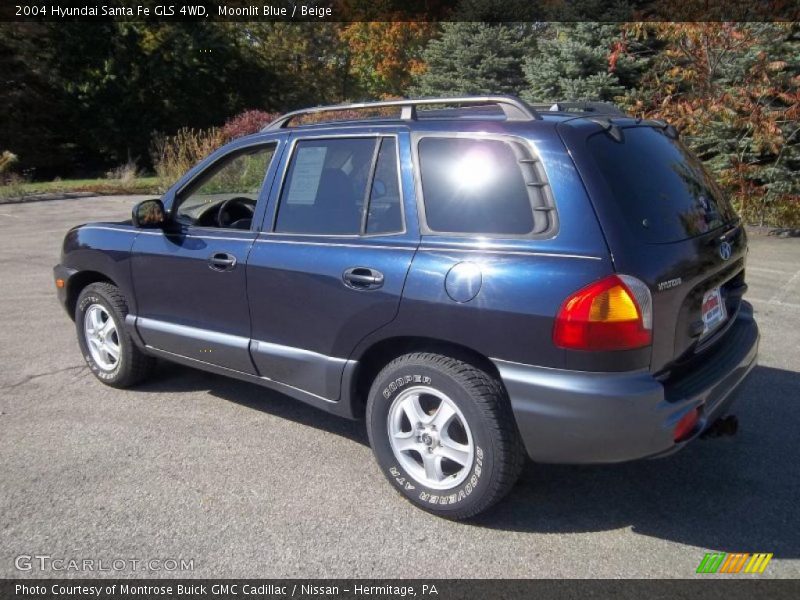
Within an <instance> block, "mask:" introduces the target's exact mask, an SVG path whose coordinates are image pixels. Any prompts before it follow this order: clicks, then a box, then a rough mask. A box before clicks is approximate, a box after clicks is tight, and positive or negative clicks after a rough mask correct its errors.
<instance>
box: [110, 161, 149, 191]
mask: <svg viewBox="0 0 800 600" xmlns="http://www.w3.org/2000/svg"><path fill="white" fill-rule="evenodd" d="M140 175H141V173H140V172H139V167H137V166H136V162H135V161H133V160H131V159H128V162H126V163H125V164H122V165H119V166H118V167H114V168H113V169H111V170H110V171H108V172H107V173H106V179H113V180H115V181H117V182H118V183H119V184H120V185H121V186H122V187H123V188H125V187H129V186H131V185H132V184H133V182H134V181H135V180H136V178H137V177H139V176H140Z"/></svg>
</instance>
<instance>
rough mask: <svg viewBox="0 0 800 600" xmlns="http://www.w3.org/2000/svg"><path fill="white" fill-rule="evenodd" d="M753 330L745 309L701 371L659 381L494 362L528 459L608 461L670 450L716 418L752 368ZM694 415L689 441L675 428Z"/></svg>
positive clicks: (756, 339)
mask: <svg viewBox="0 0 800 600" xmlns="http://www.w3.org/2000/svg"><path fill="white" fill-rule="evenodd" d="M758 342H759V333H758V326H757V325H756V322H755V321H754V320H753V315H752V309H751V308H750V306H749V305H747V304H746V303H743V305H742V310H741V311H740V313H739V315H738V316H737V319H736V322H735V323H734V324H733V325H732V326H731V328H730V330H729V332H728V333H727V334H726V336H725V338H724V339H723V340H720V343H719V344H717V345H716V346H715V348H713V349H711V350H709V351H708V354H707V356H704V357H703V361H702V366H700V367H699V368H696V369H693V370H691V371H688V372H686V373H682V374H680V375H673V376H670V377H669V378H667V379H665V380H663V381H661V380H658V379H656V378H655V377H653V375H652V374H651V373H650V372H648V371H635V372H626V373H591V372H579V371H565V370H559V369H547V368H542V367H534V366H530V365H522V364H519V363H513V362H507V361H502V360H495V361H494V363H495V365H496V366H497V368H498V370H499V372H500V375H501V377H502V379H503V383H504V384H505V386H506V389H507V390H508V394H509V397H510V399H511V406H512V409H513V412H514V416H515V418H516V421H517V426H518V428H519V431H520V434H521V435H522V439H523V442H524V444H525V448H526V450H527V452H528V455H529V456H530V457H531V458H532V459H533V460H535V461H538V462H548V463H573V464H580V463H613V462H622V461H627V460H634V459H638V458H645V457H652V456H658V455H662V454H669V453H671V452H674V451H676V450H678V449H680V448H682V447H683V446H685V445H686V444H687V443H688V442H690V441H692V440H693V439H695V438H696V437H698V436H699V435H700V434H701V433H702V432H703V430H704V429H705V428H706V427H708V426H709V425H710V424H711V423H713V422H714V421H715V420H716V419H717V418H719V417H720V416H722V415H723V414H724V413H725V412H726V411H727V409H728V408H729V406H730V404H731V402H732V401H733V398H734V392H735V390H736V388H737V387H738V386H739V384H740V383H741V382H742V380H744V378H745V377H746V376H747V374H748V373H749V372H750V370H751V369H752V368H753V367H754V366H755V365H756V356H757V354H758ZM693 408H698V409H699V411H700V415H701V416H700V421H699V422H698V425H697V427H696V428H695V431H694V432H693V434H692V436H691V437H690V438H689V439H687V440H686V441H683V442H680V443H675V442H674V441H673V431H674V428H675V425H676V424H677V423H678V421H679V420H680V419H681V417H683V416H684V415H685V414H686V413H687V412H689V411H690V410H692V409H693Z"/></svg>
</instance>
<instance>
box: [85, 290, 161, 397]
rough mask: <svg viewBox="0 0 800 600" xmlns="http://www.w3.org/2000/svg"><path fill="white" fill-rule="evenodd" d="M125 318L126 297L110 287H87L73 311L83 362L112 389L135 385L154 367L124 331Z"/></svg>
mask: <svg viewBox="0 0 800 600" xmlns="http://www.w3.org/2000/svg"><path fill="white" fill-rule="evenodd" d="M127 314H128V304H127V302H126V301H125V297H124V296H123V295H122V293H121V292H120V291H119V289H118V288H117V287H116V286H114V285H112V284H110V283H93V284H91V285H88V286H86V287H85V288H84V289H83V291H81V293H80V296H78V303H77V305H76V307H75V327H76V330H77V333H78V344H79V345H80V347H81V351H82V352H83V357H84V360H86V364H87V365H88V366H89V368H90V369H91V371H92V373H94V375H95V377H97V378H98V379H99V380H100V381H102V382H103V383H105V384H106V385H110V386H113V387H120V388H121V387H128V386H130V385H133V384H135V383H138V382H139V381H141V380H142V379H144V378H145V377H147V376H148V375H149V374H150V372H151V371H152V369H153V366H154V364H155V359H153V358H152V357H150V356H147V355H146V354H144V353H143V352H142V351H141V350H139V348H137V347H136V344H135V343H134V342H133V339H131V336H130V335H129V334H128V333H127V331H126V330H125V327H124V323H125V316H126V315H127Z"/></svg>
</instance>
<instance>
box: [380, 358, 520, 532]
mask: <svg viewBox="0 0 800 600" xmlns="http://www.w3.org/2000/svg"><path fill="white" fill-rule="evenodd" d="M367 428H368V431H369V438H370V443H371V445H372V449H373V452H374V453H375V457H376V459H377V461H378V464H379V465H380V467H381V470H382V471H383V473H384V475H385V476H386V477H387V478H388V479H389V481H390V482H391V483H392V484H393V485H394V486H395V488H396V489H397V490H398V491H399V492H400V493H401V494H403V495H404V496H405V497H406V498H408V499H409V500H410V501H411V502H413V503H414V504H416V505H417V506H419V507H421V508H423V509H425V510H427V511H429V512H432V513H434V514H437V515H439V516H443V517H446V518H449V519H464V518H468V517H471V516H474V515H476V514H478V513H479V512H481V511H484V510H486V509H487V508H489V507H490V506H492V505H493V504H494V503H495V502H497V501H498V500H500V499H501V498H502V497H503V496H505V495H506V493H508V491H509V490H510V489H511V488H512V487H513V485H514V483H515V482H516V480H517V478H518V476H519V473H520V471H521V469H522V465H523V462H524V454H523V451H522V447H521V443H520V441H519V435H518V434H517V430H516V425H515V423H514V419H513V416H512V414H511V409H510V407H509V404H508V399H507V398H506V395H505V393H504V391H503V388H502V386H501V385H500V382H499V381H497V380H496V379H495V378H494V377H492V376H491V375H490V374H488V373H486V372H485V371H483V370H481V369H479V368H477V367H475V366H473V365H470V364H468V363H466V362H463V361H460V360H457V359H455V358H450V357H447V356H442V355H439V354H430V353H415V354H407V355H405V356H401V357H399V358H397V359H395V360H393V361H392V362H391V363H389V364H388V365H387V366H386V367H385V368H384V369H383V370H382V371H381V372H380V373H379V374H378V376H377V377H376V378H375V381H374V383H373V385H372V389H371V390H370V395H369V400H368V404H367Z"/></svg>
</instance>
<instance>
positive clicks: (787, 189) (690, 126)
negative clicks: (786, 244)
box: [625, 23, 800, 227]
mask: <svg viewBox="0 0 800 600" xmlns="http://www.w3.org/2000/svg"><path fill="white" fill-rule="evenodd" d="M626 34H627V35H629V36H631V37H632V38H638V39H641V38H644V37H647V36H655V37H656V38H657V39H658V40H660V41H661V42H663V44H664V50H663V51H662V52H660V53H659V54H658V55H657V56H656V58H655V60H654V64H653V67H652V68H651V69H649V70H648V72H647V74H646V75H645V77H644V78H643V80H642V82H641V83H640V85H639V86H638V87H637V88H636V89H633V90H629V91H628V93H627V94H626V96H625V103H626V105H627V108H628V109H629V110H631V111H632V112H633V113H635V114H637V115H639V116H642V117H648V118H659V119H665V120H667V121H669V122H670V123H672V124H674V125H675V126H676V127H678V129H679V130H680V131H681V132H682V135H683V137H684V139H685V140H686V141H687V142H688V143H689V145H690V146H691V147H692V148H693V150H694V151H695V152H696V153H697V154H698V155H699V156H700V158H702V159H703V160H704V161H705V163H706V165H707V166H708V167H710V168H711V170H712V171H714V172H715V175H716V176H717V179H718V180H719V181H720V183H721V184H722V185H723V187H724V188H725V190H726V191H727V193H728V194H729V195H730V197H731V198H732V199H733V200H734V203H735V204H736V206H737V207H738V209H739V212H740V214H742V215H743V216H744V217H745V219H746V220H748V221H750V222H757V223H760V224H783V225H790V226H795V227H797V226H800V178H798V177H797V173H798V170H800V139H798V137H800V125H799V122H800V64H799V63H798V57H799V56H800V33H799V32H798V25H797V24H777V23H658V24H647V25H645V24H635V23H633V24H628V25H627V26H626Z"/></svg>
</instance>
